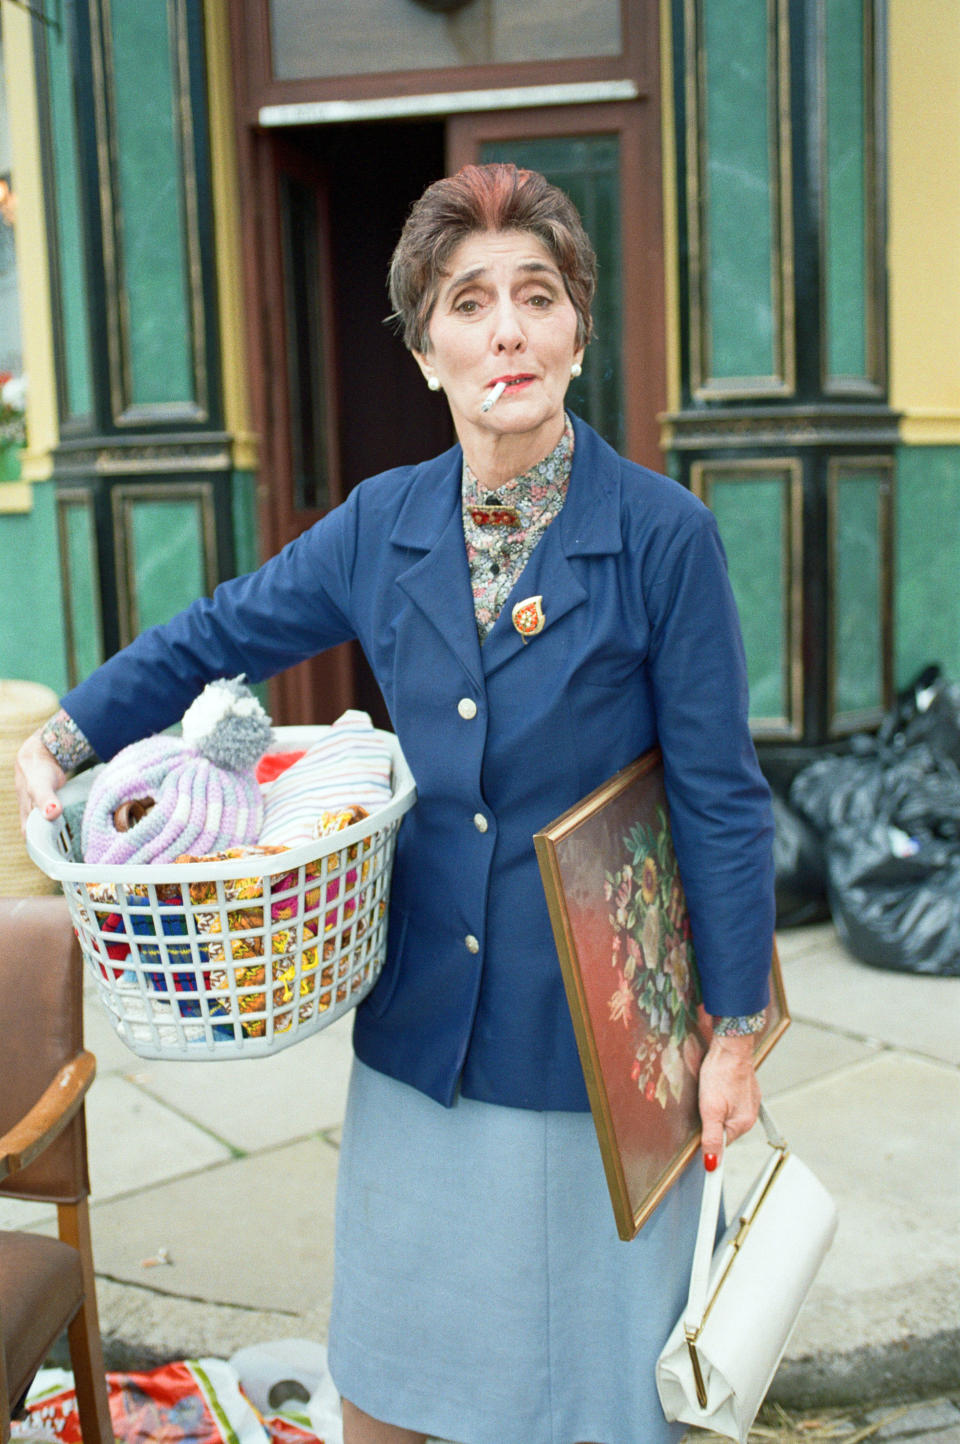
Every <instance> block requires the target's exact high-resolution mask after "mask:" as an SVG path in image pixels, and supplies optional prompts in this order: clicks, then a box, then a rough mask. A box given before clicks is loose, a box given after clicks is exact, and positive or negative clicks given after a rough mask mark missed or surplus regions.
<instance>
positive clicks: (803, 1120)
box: [726, 1051, 960, 1359]
mask: <svg viewBox="0 0 960 1444" xmlns="http://www.w3.org/2000/svg"><path fill="white" fill-rule="evenodd" d="M773 1113H774V1117H775V1119H776V1122H777V1124H778V1125H779V1127H780V1128H781V1130H782V1131H783V1132H784V1134H785V1135H786V1137H787V1138H788V1140H789V1141H790V1143H791V1145H792V1147H793V1148H794V1151H795V1152H796V1153H797V1155H798V1156H799V1157H800V1158H802V1159H803V1160H804V1161H805V1162H806V1163H808V1164H809V1165H810V1167H811V1168H812V1169H813V1170H814V1172H815V1173H816V1174H817V1176H818V1177H819V1178H820V1179H821V1180H822V1181H823V1183H824V1184H825V1186H826V1187H827V1188H828V1189H829V1190H830V1191H831V1193H832V1194H833V1196H834V1198H835V1199H836V1202H837V1208H838V1212H839V1224H838V1228H837V1236H836V1239H835V1241H834V1244H833V1247H832V1249H831V1251H830V1253H829V1254H828V1255H827V1258H826V1260H825V1262H824V1265H823V1267H822V1269H821V1271H820V1273H819V1275H818V1277H817V1279H816V1280H815V1282H814V1285H813V1288H812V1289H811V1292H810V1295H809V1297H808V1300H807V1304H806V1306H805V1308H804V1309H803V1311H802V1312H801V1315H800V1319H799V1321H798V1324H797V1328H796V1331H795V1332H794V1335H793V1338H792V1339H791V1342H790V1346H789V1349H788V1357H792V1358H794V1359H796V1358H802V1357H804V1356H818V1355H819V1356H821V1357H829V1356H835V1355H838V1354H843V1353H844V1352H845V1351H847V1350H854V1349H860V1350H863V1349H864V1348H870V1347H880V1346H882V1347H883V1348H884V1349H886V1350H889V1349H890V1348H892V1347H897V1346H898V1345H902V1346H904V1347H907V1346H909V1344H910V1341H911V1340H912V1339H914V1338H915V1337H916V1336H918V1335H921V1336H930V1337H933V1336H935V1335H937V1334H938V1333H941V1332H942V1331H944V1330H945V1329H950V1328H956V1325H957V1311H956V1294H957V1272H956V1270H957V1239H958V1237H960V1074H958V1073H957V1071H956V1070H955V1069H952V1068H949V1067H946V1066H944V1065H941V1064H937V1063H932V1062H929V1061H927V1060H925V1059H918V1058H914V1057H911V1056H906V1055H903V1054H895V1053H892V1052H889V1051H884V1052H881V1053H880V1054H878V1055H877V1056H875V1057H873V1058H871V1059H869V1060H868V1061H866V1062H862V1063H857V1064H854V1065H853V1066H851V1067H849V1068H848V1069H847V1070H846V1071H845V1072H844V1073H843V1074H842V1075H838V1074H833V1075H831V1076H830V1077H829V1078H827V1079H824V1080H820V1081H817V1082H814V1083H809V1084H804V1085H802V1086H800V1087H798V1088H796V1089H794V1090H792V1091H789V1092H786V1093H784V1094H782V1095H781V1096H780V1097H778V1098H777V1100H776V1105H775V1107H774V1109H773ZM764 1147H765V1145H764V1143H763V1138H762V1133H761V1132H760V1130H756V1129H755V1130H754V1131H753V1133H752V1134H751V1135H749V1136H748V1138H747V1139H744V1140H741V1141H738V1142H737V1143H736V1144H734V1145H733V1146H732V1147H731V1149H730V1155H729V1158H728V1163H727V1190H726V1191H727V1197H728V1202H729V1203H730V1204H732V1205H733V1206H735V1205H736V1203H737V1202H739V1199H740V1197H741V1196H742V1194H743V1192H744V1189H745V1187H746V1185H747V1183H748V1182H749V1180H750V1178H752V1177H753V1175H754V1174H755V1172H756V1170H757V1168H758V1167H759V1161H760V1157H761V1156H762V1155H763V1151H764Z"/></svg>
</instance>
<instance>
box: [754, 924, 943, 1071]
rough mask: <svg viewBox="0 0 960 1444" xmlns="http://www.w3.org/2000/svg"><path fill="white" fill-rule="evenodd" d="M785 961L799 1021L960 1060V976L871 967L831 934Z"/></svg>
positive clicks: (786, 954) (790, 999)
mask: <svg viewBox="0 0 960 1444" xmlns="http://www.w3.org/2000/svg"><path fill="white" fill-rule="evenodd" d="M781 961H782V963H783V981H784V988H785V991H786V995H787V1004H788V1007H789V1009H790V1012H791V1015H792V1016H793V1017H794V1018H795V1019H797V1020H804V1021H816V1022H821V1023H825V1024H828V1025H829V1026H830V1027H832V1028H834V1029H835V1030H836V1031H838V1032H843V1033H847V1034H849V1035H850V1036H853V1037H856V1038H861V1039H873V1040H876V1041H878V1042H881V1043H886V1044H887V1045H888V1046H889V1047H897V1048H906V1049H908V1050H910V1051H911V1052H916V1053H921V1054H924V1055H925V1056H927V1057H930V1058H938V1059H939V1060H940V1061H941V1062H944V1063H952V1064H954V1065H955V1066H956V1065H960V978H928V977H925V976H921V975H919V974H917V973H894V972H888V971H885V970H884V969H883V968H872V967H869V966H868V965H867V964H866V963H861V962H858V961H857V959H856V958H852V957H851V956H850V955H849V953H847V952H845V951H844V950H843V949H842V948H841V947H840V945H839V944H838V943H837V942H836V939H835V938H834V940H833V942H832V944H831V941H830V936H829V934H821V936H820V938H819V940H814V941H811V942H810V943H809V945H807V946H805V947H803V948H802V949H801V948H798V949H797V950H795V951H789V950H784V951H782V953H781Z"/></svg>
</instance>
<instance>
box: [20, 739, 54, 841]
mask: <svg viewBox="0 0 960 1444" xmlns="http://www.w3.org/2000/svg"><path fill="white" fill-rule="evenodd" d="M13 775H14V781H15V783H16V788H17V801H18V802H19V804H20V826H21V828H25V827H26V825H27V818H28V817H29V816H30V810H31V808H33V807H38V808H39V809H40V811H41V812H42V813H43V815H44V817H45V818H46V819H47V821H48V822H52V821H53V819H54V818H55V817H59V816H60V814H61V812H62V811H63V807H62V805H61V803H60V800H59V798H58V797H57V793H58V791H59V790H60V788H61V787H62V786H63V784H64V783H65V782H66V780H67V774H66V773H65V772H64V770H63V768H62V767H61V766H60V764H59V762H58V761H57V760H56V758H55V757H54V756H53V754H52V752H49V751H48V750H47V748H46V747H45V746H44V745H43V742H42V741H41V739H40V731H39V730H37V731H36V732H34V733H32V735H31V736H29V737H28V738H27V740H26V742H24V743H23V745H22V747H21V748H20V751H19V752H18V753H17V760H16V762H15V764H14V769H13Z"/></svg>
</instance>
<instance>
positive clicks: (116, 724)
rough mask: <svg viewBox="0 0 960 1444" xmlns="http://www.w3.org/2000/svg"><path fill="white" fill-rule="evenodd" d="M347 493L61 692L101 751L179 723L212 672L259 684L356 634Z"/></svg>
mask: <svg viewBox="0 0 960 1444" xmlns="http://www.w3.org/2000/svg"><path fill="white" fill-rule="evenodd" d="M354 496H356V491H354V492H352V493H351V496H350V497H348V499H347V501H345V502H344V503H343V505H342V506H340V507H337V508H336V510H334V511H332V512H331V513H330V514H329V516H327V517H325V518H324V519H323V520H322V521H320V522H318V523H317V524H316V525H315V526H313V527H311V528H310V529H309V531H306V532H304V533H303V535H302V536H299V537H297V538H296V539H295V540H294V541H292V542H291V543H290V544H289V545H288V546H286V547H285V548H284V549H283V551H281V552H279V553H278V554H277V555H276V556H275V557H273V558H271V560H270V561H268V562H266V563H265V564H264V565H263V566H262V567H260V568H259V569H258V570H257V571H255V572H251V573H249V574H248V575H247V576H243V577H237V578H235V579H234V580H232V581H228V582H223V583H222V584H221V585H220V586H219V587H217V589H216V591H215V592H214V594H213V596H212V597H201V598H199V600H197V601H196V602H194V603H192V605H191V606H189V607H187V608H186V609H185V610H184V611H182V612H180V613H179V614H178V615H177V616H175V617H174V618H173V619H172V620H171V621H169V622H167V623H165V624H163V625H162V626H157V627H151V628H150V629H149V630H148V631H146V632H142V633H141V634H140V636H139V637H137V638H136V640H135V641H133V642H132V643H131V644H130V646H128V647H125V648H124V649H123V650H122V651H120V652H117V653H116V654H115V655H114V656H113V657H111V658H110V659H109V660H108V661H106V662H105V663H104V664H103V665H102V666H101V667H98V668H97V670H96V671H95V672H93V673H92V674H91V675H90V676H89V677H88V678H87V679H86V680H85V681H84V682H81V683H80V685H79V686H78V687H75V688H74V689H73V690H72V691H70V692H68V693H67V694H66V696H65V697H63V698H62V706H63V708H64V709H65V711H66V712H67V713H68V714H69V715H70V716H71V717H72V718H73V719H74V721H75V722H76V723H77V725H78V727H79V728H80V729H81V731H82V732H83V733H84V735H85V736H86V737H87V739H88V740H89V742H90V743H91V745H92V746H93V747H94V749H95V750H96V752H97V755H98V756H99V757H101V758H102V759H103V760H104V761H106V760H107V759H109V758H110V757H112V756H114V754H115V753H116V752H118V751H119V750H120V749H121V748H122V747H125V746H127V744H128V743H130V742H135V741H137V740H138V739H139V738H141V737H145V736H148V735H149V734H151V733H153V732H158V731H161V730H162V729H163V728H164V727H169V726H170V725H171V724H172V723H174V722H178V721H179V720H180V718H181V717H182V716H183V713H184V712H185V711H186V709H187V707H188V706H189V704H190V703H191V702H192V701H193V699H194V697H196V696H197V695H198V694H199V693H200V692H201V691H202V690H203V688H204V686H205V685H206V683H207V682H210V681H213V680H214V679H215V678H217V677H235V676H238V675H240V674H241V673H242V674H244V675H245V676H246V677H247V679H248V680H249V681H251V682H260V681H263V680H264V678H266V677H271V676H274V675H275V674H276V673H277V672H281V671H283V670H284V668H286V667H292V666H294V665H295V664H296V663H297V662H302V661H304V660H305V659H306V658H308V657H312V656H315V655H316V654H317V653H318V652H320V651H323V650H324V648H326V647H332V646H334V645H335V644H336V643H338V642H344V641H347V640H349V639H351V638H352V637H353V636H354V635H355V634H354V629H353V625H352V623H351V620H350V591H351V578H352V575H353V570H354V559H355V548H356V510H357V509H356V504H355V503H353V504H352V498H353V497H354Z"/></svg>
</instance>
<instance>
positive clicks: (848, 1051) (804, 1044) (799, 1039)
mask: <svg viewBox="0 0 960 1444" xmlns="http://www.w3.org/2000/svg"><path fill="white" fill-rule="evenodd" d="M880 1046H881V1045H880V1044H879V1043H870V1042H862V1041H861V1040H860V1039H858V1038H848V1037H847V1036H846V1035H845V1034H843V1033H837V1032H835V1031H834V1030H833V1029H832V1028H825V1027H823V1026H822V1025H820V1024H819V1023H805V1022H800V1021H798V1020H797V1019H793V1020H792V1021H791V1023H790V1027H789V1028H788V1029H787V1031H786V1032H785V1033H784V1035H783V1037H782V1038H781V1039H780V1041H779V1042H778V1043H777V1044H776V1046H775V1047H774V1048H773V1049H772V1050H771V1052H770V1053H768V1054H767V1056H766V1058H765V1059H764V1060H763V1063H762V1064H761V1065H760V1069H759V1072H758V1074H757V1076H758V1077H759V1079H760V1087H761V1089H762V1091H763V1096H764V1097H765V1098H768V1099H773V1098H776V1096H777V1094H778V1093H783V1092H784V1090H785V1089H788V1088H796V1087H797V1086H798V1085H799V1084H801V1083H810V1082H812V1081H813V1079H815V1078H823V1077H826V1076H827V1075H829V1074H831V1073H835V1072H838V1071H839V1070H840V1069H843V1068H847V1067H849V1065H850V1064H851V1063H859V1062H862V1061H864V1060H865V1059H867V1058H872V1057H874V1056H875V1054H876V1053H877V1050H878V1048H879V1047H880Z"/></svg>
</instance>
